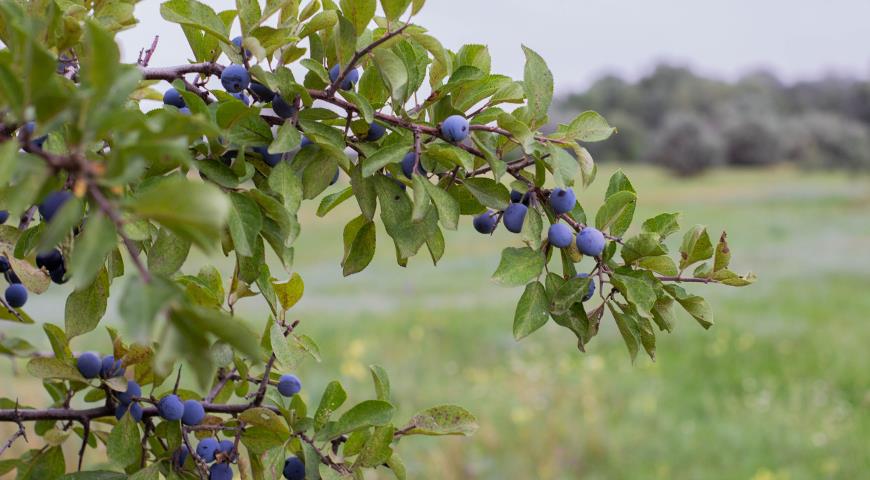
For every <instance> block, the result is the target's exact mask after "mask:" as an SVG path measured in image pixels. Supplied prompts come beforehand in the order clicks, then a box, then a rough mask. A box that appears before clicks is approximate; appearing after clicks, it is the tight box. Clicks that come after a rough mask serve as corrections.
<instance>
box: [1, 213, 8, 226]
mask: <svg viewBox="0 0 870 480" xmlns="http://www.w3.org/2000/svg"><path fill="white" fill-rule="evenodd" d="M6 220H9V210H0V224H2V223H6Z"/></svg>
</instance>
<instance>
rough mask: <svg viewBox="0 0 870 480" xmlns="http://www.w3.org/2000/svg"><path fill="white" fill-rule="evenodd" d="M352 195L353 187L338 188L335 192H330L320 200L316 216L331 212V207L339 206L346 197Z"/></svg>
mask: <svg viewBox="0 0 870 480" xmlns="http://www.w3.org/2000/svg"><path fill="white" fill-rule="evenodd" d="M352 196H353V188H352V187H347V188H344V189H342V190H339V191H337V192H335V193H331V194H329V195H327V196H325V197H323V199H322V200H321V201H320V205H319V206H318V207H317V216H318V217H323V216H326V214H327V213H329V212H331V211H332V209H334V208H335V207H337V206H339V205H341V204H342V202H344V201H345V200H347V199H348V198H350V197H352Z"/></svg>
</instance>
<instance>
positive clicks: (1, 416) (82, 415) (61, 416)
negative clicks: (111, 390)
mask: <svg viewBox="0 0 870 480" xmlns="http://www.w3.org/2000/svg"><path fill="white" fill-rule="evenodd" d="M202 407H203V409H205V411H206V412H210V413H220V414H227V415H237V414H239V413H242V412H244V411H245V410H247V409H249V408H251V406H250V405H249V404H247V403H238V404H222V403H206V402H203V403H202ZM263 408H268V409H270V410H272V411H274V412H275V413H280V412H278V409H277V408H276V407H272V406H268V405H265V406H263ZM110 416H112V417H113V416H115V409H114V408H113V407H112V406H110V405H103V406H101V407H95V408H86V409H78V410H77V409H73V408H47V409H43V410H35V409H23V410H22V409H3V410H0V422H35V421H38V420H72V421H76V422H80V423H85V422H89V421H91V420H93V419H96V418H102V417H110ZM158 416H160V414H159V413H158V412H157V407H144V408H143V409H142V418H151V417H158Z"/></svg>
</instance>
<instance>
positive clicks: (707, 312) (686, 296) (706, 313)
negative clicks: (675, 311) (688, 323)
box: [665, 285, 713, 328]
mask: <svg viewBox="0 0 870 480" xmlns="http://www.w3.org/2000/svg"><path fill="white" fill-rule="evenodd" d="M665 290H666V291H667V292H668V293H669V294H670V295H671V296H672V297H674V300H676V301H677V303H679V304H680V305H681V306H682V307H683V308H684V309H685V310H686V311H687V312H689V315H691V316H692V317H693V318H694V319H695V320H697V321H698V323H699V324H701V326H702V327H704V328H710V327H711V326H713V309H712V308H710V305H709V304H708V303H707V301H706V300H704V299H703V298H702V297H699V296H697V295H692V294H690V293H688V292H686V290H684V289H683V287H680V286H679V285H665Z"/></svg>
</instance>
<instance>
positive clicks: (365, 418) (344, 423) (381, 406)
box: [316, 400, 396, 440]
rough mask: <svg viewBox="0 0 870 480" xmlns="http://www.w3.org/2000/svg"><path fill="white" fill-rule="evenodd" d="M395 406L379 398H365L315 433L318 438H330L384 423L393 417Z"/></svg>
mask: <svg viewBox="0 0 870 480" xmlns="http://www.w3.org/2000/svg"><path fill="white" fill-rule="evenodd" d="M395 410H396V409H395V407H393V406H392V405H390V404H389V403H387V402H384V401H381V400H366V401H364V402H361V403H358V404H356V405H354V406H353V407H352V408H351V409H350V410H348V411H347V412H345V413H344V415H342V416H341V417H340V418H339V419H338V421H336V422H334V423H329V424H327V426H326V427H325V428H324V429H323V430H321V431H320V432H318V433H317V436H316V438H317V439H318V440H330V439H333V438H335V437H338V436H339V435H343V434H345V433H350V432H352V431H354V430H357V429H359V428H365V427H371V426H381V425H386V424H388V423H389V422H390V420H391V419H392V418H393V413H394V412H395Z"/></svg>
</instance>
